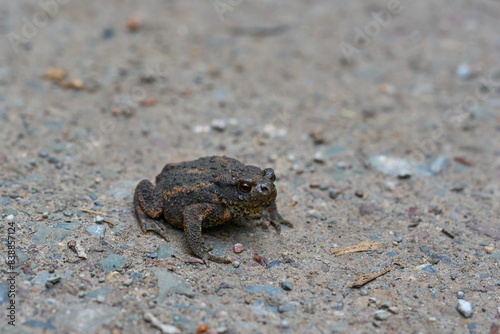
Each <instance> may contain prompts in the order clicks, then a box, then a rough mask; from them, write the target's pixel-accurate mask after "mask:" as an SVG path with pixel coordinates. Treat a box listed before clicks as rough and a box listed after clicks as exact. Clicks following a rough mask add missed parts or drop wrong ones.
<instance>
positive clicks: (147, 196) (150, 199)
mask: <svg viewBox="0 0 500 334" xmlns="http://www.w3.org/2000/svg"><path fill="white" fill-rule="evenodd" d="M154 190H155V187H154V186H153V184H152V183H151V182H149V181H148V180H142V181H141V182H139V184H138V185H137V188H135V194H134V208H135V214H136V216H137V219H138V220H139V225H141V228H142V231H143V232H146V231H154V232H156V233H158V234H159V235H161V236H162V237H163V238H164V239H165V240H167V241H168V237H167V229H166V228H165V225H164V224H163V222H162V221H160V220H154V219H156V218H159V217H160V216H161V214H162V212H163V206H162V201H161V196H155V193H154ZM152 218H154V219H152Z"/></svg>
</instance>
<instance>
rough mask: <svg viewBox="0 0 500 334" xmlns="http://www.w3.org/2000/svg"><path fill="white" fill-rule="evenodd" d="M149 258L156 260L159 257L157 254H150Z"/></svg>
mask: <svg viewBox="0 0 500 334" xmlns="http://www.w3.org/2000/svg"><path fill="white" fill-rule="evenodd" d="M148 257H149V258H151V259H156V258H157V257H158V254H157V253H151V254H148Z"/></svg>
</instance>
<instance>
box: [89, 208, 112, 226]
mask: <svg viewBox="0 0 500 334" xmlns="http://www.w3.org/2000/svg"><path fill="white" fill-rule="evenodd" d="M80 210H82V211H83V212H87V213H93V214H95V215H100V216H101V215H102V216H106V214H105V213H104V212H99V211H93V210H89V209H80ZM102 221H103V222H105V223H108V224H110V225H113V226H116V225H118V223H115V222H114V221H112V220H111V219H109V218H103V219H102Z"/></svg>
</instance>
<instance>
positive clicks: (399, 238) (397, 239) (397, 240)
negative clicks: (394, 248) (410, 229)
mask: <svg viewBox="0 0 500 334" xmlns="http://www.w3.org/2000/svg"><path fill="white" fill-rule="evenodd" d="M394 241H396V242H397V243H398V244H399V243H400V242H401V241H403V238H401V237H397V238H396V239H394Z"/></svg>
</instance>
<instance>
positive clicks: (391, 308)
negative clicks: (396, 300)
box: [387, 306, 399, 314]
mask: <svg viewBox="0 0 500 334" xmlns="http://www.w3.org/2000/svg"><path fill="white" fill-rule="evenodd" d="M387 310H388V311H389V312H391V313H392V314H398V313H399V308H397V307H396V306H391V307H389V308H388V309H387Z"/></svg>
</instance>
